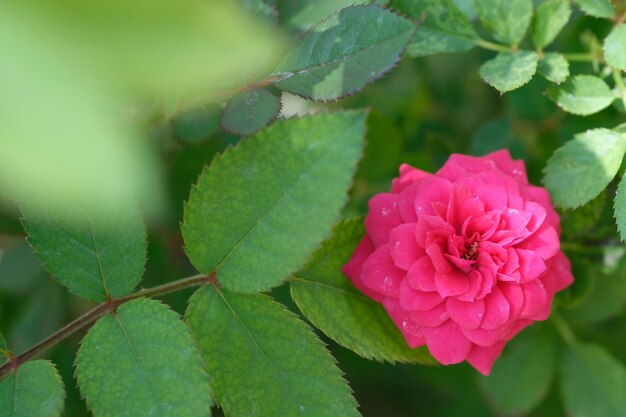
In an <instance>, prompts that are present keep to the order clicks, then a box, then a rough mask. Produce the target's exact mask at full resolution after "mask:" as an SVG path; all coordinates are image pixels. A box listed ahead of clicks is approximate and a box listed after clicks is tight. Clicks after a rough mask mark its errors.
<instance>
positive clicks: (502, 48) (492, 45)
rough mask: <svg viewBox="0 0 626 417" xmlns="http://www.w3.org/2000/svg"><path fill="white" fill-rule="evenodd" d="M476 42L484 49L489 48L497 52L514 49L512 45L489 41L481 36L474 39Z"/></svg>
mask: <svg viewBox="0 0 626 417" xmlns="http://www.w3.org/2000/svg"><path fill="white" fill-rule="evenodd" d="M474 44H476V46H479V47H481V48H483V49H488V50H490V51H496V52H512V51H513V50H514V49H513V48H511V47H510V46H506V45H502V44H499V43H495V42H489V41H486V40H484V39H480V38H478V39H474Z"/></svg>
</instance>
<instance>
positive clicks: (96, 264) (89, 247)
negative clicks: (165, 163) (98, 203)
mask: <svg viewBox="0 0 626 417" xmlns="http://www.w3.org/2000/svg"><path fill="white" fill-rule="evenodd" d="M124 207H125V208H124V209H123V210H122V212H121V213H115V215H112V214H111V213H109V212H108V210H107V212H106V213H105V212H103V211H99V210H93V209H82V208H81V209H78V208H75V210H73V211H72V215H69V214H68V212H63V213H61V212H60V211H59V210H49V211H48V212H43V211H41V210H39V209H35V208H33V207H31V206H29V205H27V204H24V205H23V206H22V213H23V215H24V218H23V220H22V222H23V224H24V228H25V229H26V231H27V232H28V241H29V242H30V244H31V245H32V246H33V248H34V249H35V252H36V254H37V256H38V258H39V259H40V260H41V263H42V264H43V266H44V267H45V268H46V269H47V270H48V271H49V272H50V273H52V274H53V275H54V276H55V278H56V279H57V281H59V282H60V283H61V284H63V285H65V286H66V287H67V288H68V289H69V290H70V291H71V292H72V293H74V294H77V295H80V296H82V297H85V298H88V299H90V300H93V301H105V300H107V297H113V298H117V297H120V296H122V295H125V294H127V293H129V292H130V291H131V290H132V289H133V288H134V287H135V285H137V283H138V282H139V280H140V279H141V276H142V275H143V271H144V264H145V256H146V248H147V242H146V228H145V225H144V223H143V219H142V216H141V213H140V212H139V211H137V210H136V209H130V208H129V206H124Z"/></svg>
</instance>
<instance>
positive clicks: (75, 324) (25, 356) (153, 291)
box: [0, 274, 215, 379]
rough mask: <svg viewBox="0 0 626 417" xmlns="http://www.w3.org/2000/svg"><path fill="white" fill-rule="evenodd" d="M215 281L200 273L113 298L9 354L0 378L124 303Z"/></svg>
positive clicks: (0, 368) (0, 371) (0, 367)
mask: <svg viewBox="0 0 626 417" xmlns="http://www.w3.org/2000/svg"><path fill="white" fill-rule="evenodd" d="M214 282H215V274H211V275H204V274H198V275H193V276H190V277H187V278H182V279H179V280H177V281H174V282H168V283H167V284H163V285H159V286H157V287H153V288H144V289H141V290H139V291H136V292H134V293H132V294H129V295H125V296H124V297H120V298H117V299H111V300H109V301H107V302H104V303H101V304H99V305H97V306H96V307H94V308H93V309H91V310H89V311H88V312H87V313H85V314H83V315H82V316H80V317H78V318H77V319H75V320H74V321H72V322H70V323H68V324H67V325H65V326H64V327H63V328H61V329H59V330H57V331H56V332H55V333H53V334H51V335H50V336H48V337H47V338H45V339H44V340H42V341H41V342H39V343H38V344H36V345H35V346H33V347H31V348H30V349H28V350H27V351H26V352H24V353H22V354H21V355H16V356H13V355H11V356H9V361H8V362H7V363H5V364H4V365H2V366H0V379H2V378H3V377H4V376H5V375H6V374H8V373H9V372H13V371H15V370H17V368H18V367H19V366H20V365H22V364H23V363H24V362H27V361H28V360H30V359H32V358H34V357H35V356H37V355H39V354H40V353H42V352H44V351H46V350H48V349H50V348H51V347H52V346H54V345H56V344H57V343H59V342H61V341H62V340H65V339H67V338H68V337H69V336H71V335H73V334H74V333H76V332H78V331H80V330H83V329H86V328H87V327H89V326H91V325H92V324H93V323H95V321H96V320H98V319H99V318H100V317H102V316H104V315H106V314H108V313H110V312H112V311H115V310H116V309H117V308H118V307H119V306H121V305H122V304H124V303H126V302H128V301H131V300H134V299H137V298H142V297H159V296H162V295H165V294H169V293H171V292H175V291H180V290H182V289H184V288H189V287H195V286H199V285H204V284H209V283H214Z"/></svg>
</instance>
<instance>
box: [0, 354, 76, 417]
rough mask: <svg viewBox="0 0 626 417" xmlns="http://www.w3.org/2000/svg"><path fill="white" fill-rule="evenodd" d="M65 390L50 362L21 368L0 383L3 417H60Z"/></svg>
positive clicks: (0, 406)
mask: <svg viewBox="0 0 626 417" xmlns="http://www.w3.org/2000/svg"><path fill="white" fill-rule="evenodd" d="M64 398H65V389H64V387H63V382H62V381H61V377H60V376H59V374H58V373H57V370H56V368H55V367H54V365H53V364H52V363H51V362H49V361H44V360H36V361H30V362H26V363H24V364H23V365H21V366H20V367H19V368H18V370H17V372H11V373H9V374H8V375H7V376H5V377H4V378H3V379H2V380H0V417H35V416H36V417H58V416H60V415H61V412H62V411H63V399H64Z"/></svg>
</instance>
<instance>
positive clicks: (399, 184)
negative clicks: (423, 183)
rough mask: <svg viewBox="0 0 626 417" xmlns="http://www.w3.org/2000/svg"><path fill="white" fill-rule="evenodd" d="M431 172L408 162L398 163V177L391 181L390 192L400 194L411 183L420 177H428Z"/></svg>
mask: <svg viewBox="0 0 626 417" xmlns="http://www.w3.org/2000/svg"><path fill="white" fill-rule="evenodd" d="M431 175H432V174H430V173H428V172H425V171H422V170H421V169H417V168H414V167H412V166H411V165H409V164H402V165H400V177H399V178H394V179H393V180H392V181H391V192H392V193H394V194H400V193H401V192H402V190H404V189H405V188H406V187H408V186H409V185H411V184H413V183H414V182H415V181H417V180H419V179H420V178H424V177H429V176H431Z"/></svg>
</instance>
